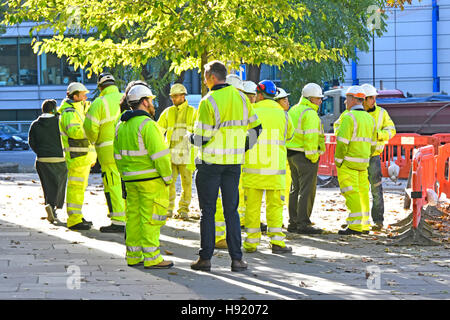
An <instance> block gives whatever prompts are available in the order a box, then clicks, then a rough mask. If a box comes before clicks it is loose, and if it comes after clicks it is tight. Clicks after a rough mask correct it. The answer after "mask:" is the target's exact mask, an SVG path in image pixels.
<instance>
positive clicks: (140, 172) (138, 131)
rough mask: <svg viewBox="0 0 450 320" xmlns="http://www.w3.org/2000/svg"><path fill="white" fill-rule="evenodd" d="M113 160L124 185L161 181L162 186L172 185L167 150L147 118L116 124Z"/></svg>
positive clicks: (160, 136) (160, 135) (155, 128)
mask: <svg viewBox="0 0 450 320" xmlns="http://www.w3.org/2000/svg"><path fill="white" fill-rule="evenodd" d="M127 112H132V111H127ZM122 118H123V116H122ZM114 158H115V160H116V164H117V168H118V169H119V172H120V175H121V177H122V179H123V180H124V181H125V182H127V181H139V180H150V179H156V178H162V179H163V180H164V182H165V183H166V184H170V183H171V182H172V167H171V163H170V152H169V149H168V147H167V145H166V143H165V141H164V137H163V135H162V133H161V131H160V129H159V128H158V126H157V124H156V122H155V121H153V120H152V119H151V118H150V117H149V116H146V115H137V116H133V117H130V118H129V119H128V120H126V121H120V122H119V123H118V124H117V126H116V135H115V139H114Z"/></svg>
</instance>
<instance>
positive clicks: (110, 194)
mask: <svg viewBox="0 0 450 320" xmlns="http://www.w3.org/2000/svg"><path fill="white" fill-rule="evenodd" d="M101 168H102V180H103V187H104V192H105V197H106V203H107V204H108V211H109V214H108V217H110V218H111V220H112V222H113V223H115V224H120V225H124V224H125V200H124V199H123V198H122V182H121V180H120V174H119V170H118V169H117V166H116V164H115V163H108V164H106V165H102V166H101Z"/></svg>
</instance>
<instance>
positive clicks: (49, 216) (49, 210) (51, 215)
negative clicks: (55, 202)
mask: <svg viewBox="0 0 450 320" xmlns="http://www.w3.org/2000/svg"><path fill="white" fill-rule="evenodd" d="M45 211H47V220H48V221H49V222H50V223H53V222H55V220H56V217H55V216H56V214H55V210H54V209H53V207H52V205H51V204H48V205H46V206H45Z"/></svg>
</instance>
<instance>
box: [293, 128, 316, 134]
mask: <svg viewBox="0 0 450 320" xmlns="http://www.w3.org/2000/svg"><path fill="white" fill-rule="evenodd" d="M295 132H297V133H300V134H311V133H321V131H320V129H308V130H301V129H298V128H297V129H295Z"/></svg>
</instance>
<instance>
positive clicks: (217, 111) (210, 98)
mask: <svg viewBox="0 0 450 320" xmlns="http://www.w3.org/2000/svg"><path fill="white" fill-rule="evenodd" d="M206 99H208V101H209V102H210V103H211V105H212V107H213V109H214V118H215V121H216V128H218V127H219V125H220V112H219V107H218V106H217V103H216V100H214V98H213V97H212V96H211V95H210V94H209V95H208V96H207V97H206Z"/></svg>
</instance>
